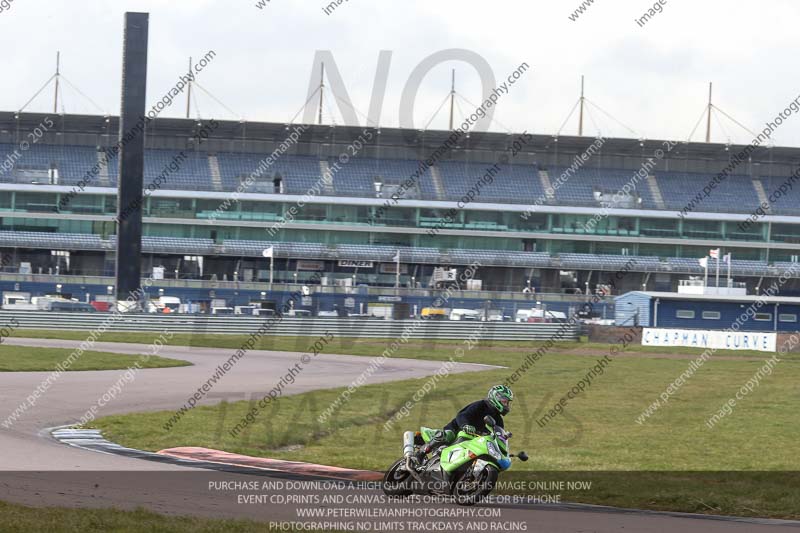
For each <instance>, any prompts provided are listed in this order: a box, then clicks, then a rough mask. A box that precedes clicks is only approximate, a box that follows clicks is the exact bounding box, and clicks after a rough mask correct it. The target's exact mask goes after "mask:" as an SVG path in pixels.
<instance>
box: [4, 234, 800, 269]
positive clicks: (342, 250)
mask: <svg viewBox="0 0 800 533" xmlns="http://www.w3.org/2000/svg"><path fill="white" fill-rule="evenodd" d="M270 246H272V247H274V249H275V255H276V256H277V257H291V258H296V259H316V260H324V259H327V260H350V261H376V262H383V263H392V262H394V257H395V255H396V254H397V252H398V249H399V251H400V260H401V261H402V262H404V263H405V262H408V263H420V264H435V265H448V264H453V265H468V264H471V263H472V262H475V261H477V262H478V263H479V264H480V265H482V266H498V267H518V268H558V269H562V268H569V269H585V268H586V265H592V266H593V269H594V270H600V271H607V272H614V271H619V270H621V269H629V270H631V271H636V272H641V271H647V272H666V273H674V274H692V275H699V274H703V267H701V266H700V263H699V262H698V260H697V259H694V258H674V257H670V258H659V257H653V256H622V255H602V254H576V253H562V254H559V255H552V256H551V255H550V254H548V253H545V252H522V251H506V250H456V249H439V248H412V247H400V248H398V247H396V246H385V245H358V244H340V245H327V244H317V243H301V242H269V241H245V240H226V241H224V242H223V243H222V244H221V245H218V244H215V243H214V242H213V241H212V240H211V239H192V238H178V237H150V236H145V237H143V238H142V249H143V252H144V253H156V254H158V253H161V254H174V253H180V254H191V255H216V254H220V255H226V256H235V257H261V256H262V252H263V250H264V249H266V248H269V247H270ZM0 247H8V248H12V247H13V248H42V249H50V250H98V251H103V250H109V249H113V248H114V247H116V236H115V235H112V236H110V237H109V239H108V240H101V239H100V237H99V236H97V235H88V234H73V233H36V232H23V231H0ZM715 267H716V265H714V264H713V262H712V263H711V264H710V265H709V271H710V272H712V271H713V270H714V269H715ZM790 267H792V264H791V263H787V262H776V263H774V264H767V263H766V262H764V261H751V260H736V259H734V260H733V263H732V267H731V273H732V274H733V275H734V276H762V275H767V274H769V275H774V276H777V275H780V274H781V273H782V272H785V271H787V270H788V269H789V268H790ZM792 268H793V267H792ZM720 271H721V273H722V274H723V275H726V274H727V265H725V264H722V265H721V269H720ZM792 272H793V273H794V272H795V269H793V270H792ZM791 277H800V275H797V274H793V275H792V276H791Z"/></svg>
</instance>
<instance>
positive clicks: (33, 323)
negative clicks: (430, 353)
mask: <svg viewBox="0 0 800 533" xmlns="http://www.w3.org/2000/svg"><path fill="white" fill-rule="evenodd" d="M111 316H112V315H110V314H108V313H52V312H47V311H0V324H4V323H10V322H11V321H12V320H14V319H16V320H17V321H18V322H19V327H20V328H21V329H66V330H86V331H91V330H95V329H98V328H99V327H100V326H101V325H103V323H106V326H107V327H106V328H105V329H106V330H107V331H162V330H164V329H168V330H169V331H171V332H173V333H196V334H208V333H212V334H220V333H221V334H226V333H227V334H240V335H241V334H244V335H249V334H250V333H253V332H256V331H258V329H259V327H261V325H262V324H264V323H265V322H267V321H268V320H270V319H269V318H266V317H246V316H207V315H180V314H175V315H149V314H127V315H122V318H120V319H119V320H112V319H111ZM420 322H421V324H420V325H419V326H418V327H416V328H409V329H408V331H409V333H408V334H407V335H408V337H409V338H413V339H464V338H467V337H469V336H470V335H471V334H473V333H474V332H475V331H476V330H477V328H478V327H480V325H481V324H482V325H483V326H484V333H483V335H482V336H481V338H482V339H484V340H497V341H502V340H546V339H549V338H551V337H552V336H553V335H554V334H556V333H557V332H559V331H561V328H562V327H565V328H567V329H566V330H565V331H564V334H563V336H562V339H563V340H575V339H577V336H578V332H577V329H576V328H575V327H574V326H563V325H562V324H528V323H514V322H484V323H480V322H469V321H467V322H462V321H449V320H442V321H438V320H422V321H420ZM413 323H414V321H413V320H375V319H364V318H284V319H283V320H278V321H276V322H275V323H274V324H273V325H272V326H271V327H270V328H269V330H268V331H267V333H266V334H267V335H284V336H290V337H294V336H303V337H318V336H321V335H324V334H325V333H326V332H328V331H330V332H331V333H333V334H334V335H336V336H337V337H366V338H396V337H399V336H400V335H402V334H403V331H404V329H405V328H406V327H407V326H409V325H411V324H413Z"/></svg>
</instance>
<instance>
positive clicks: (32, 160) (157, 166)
mask: <svg viewBox="0 0 800 533" xmlns="http://www.w3.org/2000/svg"><path fill="white" fill-rule="evenodd" d="M15 148H16V146H15V145H11V144H7V143H6V144H0V161H3V160H5V158H6V156H7V155H9V154H11V153H13V151H14V150H15ZM179 152H180V150H164V149H148V150H146V152H145V173H144V182H145V185H147V184H148V183H150V182H152V181H153V180H155V179H156V178H157V177H158V176H159V175H161V174H162V173H163V172H164V170H165V169H166V168H168V167H169V165H170V163H171V162H172V161H173V160H174V158H175V157H176V155H177V154H178V153H179ZM185 153H186V156H187V157H186V159H185V160H184V161H182V162H180V163H179V164H177V165H175V166H177V167H178V168H177V169H176V170H173V171H172V172H171V173H169V174H168V175H167V179H166V182H165V183H164V184H163V185H162V187H161V188H162V189H177V190H192V191H195V190H196V191H235V190H237V188H239V187H240V185H241V183H242V182H243V180H245V179H246V178H247V177H248V176H250V175H251V174H252V173H253V172H255V171H257V169H259V168H260V167H261V168H262V169H263V167H264V165H265V159H266V158H267V157H268V156H269V155H270V154H266V153H264V154H260V153H234V152H220V153H217V154H208V153H206V152H193V151H188V152H185ZM101 156H102V152H98V149H97V147H92V146H70V145H46V144H35V145H32V146H31V147H30V149H29V150H28V151H26V152H24V153H22V155H21V157H19V158H18V159H17V161H16V162H15V165H14V169H12V170H8V171H5V172H0V182H6V183H38V184H46V183H48V180H49V178H48V170H50V169H58V176H59V183H60V184H62V185H74V184H76V183H77V182H78V181H79V180H81V179H82V178H83V177H84V176H85V175H86V173H87V171H89V170H90V169H91V168H93V167H94V166H95V165H96V164H97V162H98V160H99V159H100V157H101ZM215 158H216V162H217V163H218V169H219V174H218V175H215V170H216V168H217V167H216V165H214V164H213V160H214V159H215ZM117 166H118V161H117V160H116V159H114V160H111V161H110V163H109V164H108V165H107V167H106V169H105V170H103V171H102V172H101V173H100V175H99V176H97V177H95V178H93V179H92V181H91V182H90V183H89V185H91V186H99V187H116V185H117V172H118V171H117ZM489 166H490V165H489V164H487V163H474V162H469V163H468V162H456V161H444V162H440V163H439V164H438V165H436V166H435V167H434V168H433V169H429V170H427V171H426V172H424V173H422V174H421V175H420V176H419V177H418V178H417V179H416V180H415V181H416V183H417V185H416V188H412V189H413V190H411V191H409V192H408V193H407V194H406V197H407V198H417V197H420V198H422V199H426V200H448V201H457V200H459V199H460V198H461V197H462V196H463V195H464V194H465V193H466V192H467V191H468V190H470V189H471V188H472V187H473V186H474V185H475V184H476V183H477V182H478V181H480V179H481V177H482V176H484V174H485V173H486V171H487V168H488V167H489ZM418 168H419V162H418V161H415V160H411V159H408V160H401V159H385V158H383V159H369V158H363V157H356V158H351V159H350V160H349V161H347V162H340V161H339V160H338V159H335V158H330V159H325V158H323V159H322V160H320V158H318V157H316V156H308V155H292V154H286V155H283V156H280V157H278V158H277V159H275V160H274V161H273V162H272V164H271V165H269V166H268V167H267V168H266V169H265V170H263V171H262V172H261V174H260V176H259V177H258V179H257V180H255V183H253V184H252V185H251V186H250V187H249V188H247V189H246V190H245V191H244V192H251V193H252V192H261V193H274V192H276V184H275V182H274V180H275V178H277V177H280V179H281V184H280V187H279V188H278V192H283V193H285V194H305V193H306V192H308V191H309V190H311V189H316V190H317V191H318V192H317V194H319V195H338V196H352V197H370V198H374V197H375V196H376V190H375V182H376V180H380V181H381V182H383V183H384V185H385V187H388V189H385V190H389V191H391V190H392V189H391V187H392V186H396V185H398V184H400V183H403V182H404V181H406V180H408V178H410V177H412V176H413V175H414V174H415V172H417V170H418ZM540 168H541V167H540V166H538V165H535V164H515V163H513V162H512V163H509V164H506V165H503V166H501V170H500V172H499V173H498V174H496V175H495V176H494V177H493V183H491V184H488V183H487V184H484V185H483V186H482V187H481V190H480V193H479V194H478V195H476V200H474V201H483V202H497V203H516V204H531V203H534V202H536V201H537V200H538V199H541V198H545V193H544V187H543V184H542V180H541V179H540V176H539V171H540ZM326 169H328V170H329V172H330V176H329V179H327V180H326V179H323V174H324V172H325V170H326ZM566 170H567V169H566V167H559V166H553V167H548V168H547V173H548V176H549V179H550V182H551V183H556V182H557V181H558V180H559V177H560V176H561V175H562V173H564V172H565V171H566ZM654 174H655V179H656V184H657V187H658V189H659V191H660V194H661V200H662V201H663V205H661V204H660V203H659V202H658V201H657V200H656V198H655V197H654V195H653V191H652V190H651V188H650V184H648V183H647V180H644V179H642V180H638V183H637V184H636V186H635V189H634V191H633V192H634V195H635V196H636V197H638V198H640V199H641V202H639V201H638V200H637V201H636V203H635V205H630V206H629V207H640V208H643V209H659V208H661V209H668V210H676V211H679V210H681V209H683V208H684V207H685V206H686V205H687V203H689V202H690V201H691V200H692V199H693V198H694V197H695V195H696V194H697V193H698V192H701V191H702V189H703V186H704V185H705V184H706V183H708V181H709V179H711V177H712V174H711V173H688V172H677V171H655V173H654ZM633 176H634V173H633V171H632V170H614V169H598V168H591V167H589V166H586V167H583V168H581V169H579V170H578V171H577V172H575V173H574V174H572V175H570V176H569V178H568V179H565V180H563V181H562V183H561V184H560V185H559V186H558V188H557V189H556V190H555V194H554V198H551V199H547V203H549V204H555V205H566V206H584V207H598V206H600V205H601V204H600V202H599V201H598V199H597V198H596V196H595V194H596V193H597V192H602V193H604V194H605V195H607V196H606V197H607V198H608V195H613V194H614V193H616V192H617V191H619V190H621V189H622V188H623V187H624V186H625V185H626V184H629V183H630V182H631V180H632V178H633ZM785 179H786V178H785V177H783V176H779V177H756V179H755V180H754V179H753V178H752V177H750V176H743V175H735V176H730V177H729V178H727V179H726V180H724V181H723V182H721V183H720V184H718V185H717V186H716V187H715V188H714V190H713V191H712V193H711V194H709V195H708V196H707V197H705V198H703V200H702V202H701V203H700V204H698V206H697V207H696V208H695V209H694V211H697V212H702V211H707V212H739V213H750V212H751V211H752V210H753V209H754V208H755V207H756V206H757V205H758V204H759V203H760V201H761V200H760V198H759V193H758V191H757V189H756V186H757V183H758V182H760V183H761V185H763V188H764V191H765V192H766V194H767V195H769V194H770V193H772V192H773V191H775V190H776V189H777V188H778V187H779V186H780V185H781V184H782V183H783V182H784V181H785ZM754 183H755V184H754ZM384 194H385V192H384ZM772 212H773V213H775V214H787V215H797V214H800V187H794V188H793V189H791V190H789V191H788V192H787V194H786V195H785V196H784V197H783V198H781V199H780V200H779V201H778V202H776V203H775V205H774V206H773V211H772Z"/></svg>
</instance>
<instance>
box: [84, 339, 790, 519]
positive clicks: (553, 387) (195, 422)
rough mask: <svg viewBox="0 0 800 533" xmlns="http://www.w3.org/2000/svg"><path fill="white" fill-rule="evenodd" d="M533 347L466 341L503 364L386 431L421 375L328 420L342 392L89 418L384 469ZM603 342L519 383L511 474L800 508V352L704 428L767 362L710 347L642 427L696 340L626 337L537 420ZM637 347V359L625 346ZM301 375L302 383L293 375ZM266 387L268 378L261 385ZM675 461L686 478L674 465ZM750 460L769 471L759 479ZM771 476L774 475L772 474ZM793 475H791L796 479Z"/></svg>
mask: <svg viewBox="0 0 800 533" xmlns="http://www.w3.org/2000/svg"><path fill="white" fill-rule="evenodd" d="M191 341H192V343H193V345H206V344H214V345H217V346H218V347H221V348H222V347H224V348H230V347H235V346H237V345H238V344H237V340H235V339H233V338H227V337H222V336H218V337H213V338H202V337H197V336H195V337H191ZM173 342H175V343H178V344H180V342H181V339H179V338H178V336H177V335H176V338H175V339H173ZM238 342H241V341H240V340H239V341H238ZM269 344H270V346H269V348H271V349H281V350H289V349H299V350H301V351H302V350H304V349H305V346H307V344H308V339H301V341H296V340H295V339H269ZM298 346H299V348H298ZM458 346H463V344H461V343H459V342H458V341H449V342H442V341H440V342H438V343H421V342H410V343H408V344H407V345H405V346H403V347H401V349H400V350H398V352H397V354H396V355H395V357H406V358H420V359H435V360H447V359H448V358H449V357H451V356H452V355H453V354H454V350H455V349H456V348H457V347H458ZM262 347H264V348H266V346H263V344H262ZM385 347H386V343H385V342H379V341H374V340H353V339H336V340H335V341H334V342H333V343H331V344H329V345H328V346H327V347H326V351H327V352H329V353H350V354H356V355H371V356H374V355H377V354H379V353H380V352H381V351H382V350H383V349H384V348H385ZM537 347H538V344H537V343H494V345H493V346H492V347H488V346H480V347H478V348H475V349H473V350H472V351H467V352H466V354H465V355H464V357H463V358H462V359H461V360H462V361H464V362H480V363H484V364H495V365H500V366H505V367H508V368H509V369H508V370H489V371H484V372H479V373H471V374H454V375H450V376H448V377H446V378H445V379H442V380H440V381H439V382H438V383H437V385H436V387H435V388H433V389H432V390H431V391H430V393H429V394H427V396H425V398H424V399H423V401H421V402H419V403H417V404H415V405H414V407H413V408H412V409H411V411H410V415H409V416H408V417H407V418H405V419H403V420H402V421H400V422H398V423H397V424H395V425H394V426H393V427H392V428H391V429H390V430H388V431H385V430H384V424H385V422H386V421H387V420H389V419H391V418H392V417H393V416H394V415H396V413H397V412H398V409H399V408H400V406H402V405H403V404H404V403H405V402H406V401H408V400H410V399H411V397H412V396H413V394H414V393H415V391H417V390H419V389H420V387H422V386H423V384H425V383H426V381H427V380H428V378H423V379H415V380H407V381H402V382H396V383H391V384H385V385H372V386H366V387H363V388H361V389H359V390H358V391H357V392H356V393H354V394H353V395H352V397H351V399H350V401H349V402H347V403H345V404H344V405H343V406H342V407H341V408H340V409H339V410H338V411H337V412H336V414H335V415H334V416H333V417H332V419H330V420H328V421H325V422H324V423H320V422H319V421H318V420H317V417H318V415H319V414H320V413H321V412H323V411H324V410H325V409H326V408H327V407H328V406H329V405H330V404H331V402H333V401H334V400H335V399H336V398H337V397H338V396H339V394H340V392H341V391H342V390H343V389H336V390H323V391H316V392H311V393H306V394H301V395H296V396H288V397H284V398H281V399H280V400H279V401H278V402H276V403H273V404H272V405H271V406H268V407H267V408H266V409H265V410H263V411H262V412H261V413H260V415H259V417H258V418H257V419H256V422H255V423H254V424H252V425H250V426H249V427H248V428H247V429H246V430H245V431H243V432H242V433H241V434H239V435H238V436H236V437H232V436H231V435H230V434H229V431H230V429H232V428H233V427H234V426H235V425H236V424H237V423H238V422H239V421H240V419H241V418H242V416H244V414H245V413H246V412H247V410H248V409H249V407H250V403H249V402H248V401H238V402H232V403H227V402H223V403H221V404H219V405H217V406H210V407H198V408H195V409H193V410H191V411H190V412H188V413H187V414H186V415H185V417H184V418H183V419H182V421H181V422H180V424H178V425H177V426H175V427H174V428H173V429H172V430H171V431H169V432H167V431H166V430H164V429H163V427H162V426H163V424H164V423H165V422H166V421H167V420H168V418H169V416H170V415H171V414H172V411H164V412H158V413H137V414H130V415H125V416H112V417H107V418H103V419H100V420H98V421H96V423H95V427H98V428H101V429H102V430H103V432H104V435H105V436H106V437H107V438H109V439H111V440H113V441H115V442H119V443H121V444H123V445H126V446H131V447H134V448H140V449H146V450H153V451H155V450H160V449H165V448H170V447H176V446H204V447H210V448H216V449H223V450H226V451H230V452H235V453H242V454H246V455H253V456H264V457H274V458H281V459H292V460H300V461H310V462H316V463H322V464H329V465H337V466H346V467H353V468H365V469H373V470H383V469H385V468H386V467H387V466H388V465H389V464H391V462H392V461H393V460H394V459H396V458H397V457H398V456H399V455H400V447H401V435H402V433H403V431H405V430H408V429H416V428H417V427H418V426H420V425H427V426H430V427H438V426H441V425H443V424H444V423H446V422H447V421H448V420H449V419H450V418H451V417H452V416H453V415H454V414H455V412H456V411H457V410H458V409H459V408H460V407H462V406H463V405H465V404H466V403H468V402H470V401H474V400H476V399H478V398H481V397H483V396H484V395H485V393H486V390H487V389H488V388H489V387H490V386H491V385H494V384H496V383H498V382H502V381H503V380H504V379H505V378H506V377H507V376H508V375H509V374H510V372H511V371H513V370H514V369H516V368H517V367H518V365H519V364H520V361H521V360H522V359H523V358H524V356H525V355H526V354H527V353H530V351H533V350H535V349H536V348H537ZM608 351H609V346H608V345H593V344H587V343H564V344H559V345H558V346H557V347H556V348H554V349H553V350H552V351H551V352H549V353H548V354H546V355H545V356H544V357H543V358H542V359H540V360H539V361H538V362H537V363H536V364H535V366H534V367H533V368H532V369H530V370H529V371H528V372H527V373H526V374H524V376H523V377H522V378H521V379H520V380H519V381H518V382H517V383H516V384H515V385H514V390H515V394H516V401H515V403H514V410H513V412H512V413H511V415H510V416H509V417H508V418H507V427H508V428H509V429H510V430H512V431H513V432H514V437H513V439H512V447H513V448H514V449H516V450H520V449H525V450H526V451H527V452H528V453H529V455H530V456H531V460H530V461H529V462H527V463H516V464H515V466H514V471H516V472H523V473H524V472H530V474H529V475H531V476H539V475H541V472H543V471H551V472H560V471H569V472H572V473H573V475H574V473H575V472H586V473H587V474H586V475H590V473H591V475H593V476H598V479H602V478H603V476H607V474H604V472H608V471H614V472H630V473H631V474H630V475H631V476H633V477H634V478H635V479H633V480H631V481H630V483H627V484H624V485H620V484H619V483H618V482H617V481H616V480H617V479H619V478H618V477H616V478H615V480H614V481H609V482H607V483H605V485H604V487H605V488H598V489H597V490H595V491H593V492H588V493H582V494H576V495H575V497H574V498H573V501H583V502H588V503H598V504H610V505H618V506H626V507H641V508H651V509H669V510H679V511H688V512H705V513H720V514H731V515H739V516H771V517H785V518H789V517H792V518H800V512H799V511H798V509H800V491H798V490H796V489H797V484H795V487H794V489H791V490H790V489H789V488H788V487H787V486H786V484H785V483H784V481H785V479H784V478H781V477H780V475H779V474H778V473H779V472H783V471H798V470H800V457H798V456H797V453H796V450H797V442H798V441H800V428H799V427H798V424H797V423H796V406H797V405H798V401H800V389H799V388H798V386H797V383H798V382H800V361H798V359H797V357H795V356H793V357H786V358H784V360H783V361H782V362H781V363H780V364H779V365H778V366H777V367H775V370H774V373H773V374H772V375H771V376H768V377H766V378H765V379H764V381H763V382H762V384H761V385H760V386H759V387H758V388H757V389H756V390H755V391H754V392H753V393H751V394H750V395H748V396H747V397H746V398H745V399H744V400H742V401H740V402H738V405H737V406H736V408H735V410H734V411H733V413H732V414H731V415H730V416H726V417H725V418H724V419H723V420H722V421H721V422H720V423H719V424H718V425H717V426H716V427H714V428H713V429H708V428H707V427H706V426H705V425H704V423H705V421H706V420H707V419H708V417H710V416H711V415H712V414H714V413H716V412H717V411H718V410H719V409H720V407H721V406H722V404H723V403H724V402H725V401H727V400H728V399H729V398H731V397H732V396H734V394H735V393H736V391H737V390H738V389H739V387H741V386H742V385H743V384H744V383H745V382H747V380H748V379H750V378H751V377H752V376H753V374H754V373H755V372H756V370H757V369H758V368H759V367H760V366H761V365H762V364H763V363H762V362H761V361H751V360H746V359H743V358H744V357H758V358H760V359H761V360H763V359H766V358H767V357H768V356H767V355H765V354H763V353H761V354H759V353H757V352H753V353H745V352H722V351H720V352H718V353H717V355H716V357H717V359H715V358H714V357H712V358H711V360H709V361H708V362H707V363H706V364H705V365H704V366H703V367H702V369H701V370H699V371H698V373H697V374H696V375H695V376H694V377H692V378H691V379H690V380H689V381H688V382H687V383H686V384H685V385H684V386H683V388H682V389H681V390H680V391H679V392H678V393H677V394H675V395H674V396H673V397H672V398H671V400H670V401H669V404H668V405H667V406H666V407H662V408H661V409H660V410H659V411H658V412H656V414H655V415H654V416H652V417H651V418H650V419H649V420H647V421H646V422H645V423H644V424H641V425H640V424H637V423H636V422H635V420H636V417H637V416H639V415H640V413H641V412H642V410H643V409H645V408H646V407H647V406H648V405H650V403H651V402H653V401H655V399H656V398H657V397H658V395H659V394H660V393H661V392H663V391H664V389H665V388H666V387H667V385H668V384H669V383H671V382H672V381H673V380H674V379H675V378H676V377H678V376H679V375H680V374H681V373H682V372H683V371H685V370H686V368H687V365H688V363H689V360H688V359H676V358H674V355H675V354H683V355H687V354H689V353H690V352H691V353H694V354H699V353H701V351H700V350H681V351H678V350H674V349H673V350H664V349H658V350H656V351H654V350H653V349H642V348H641V347H638V346H637V347H632V348H630V349H629V350H627V351H625V352H624V354H623V355H625V356H626V357H616V358H613V359H612V363H610V364H609V366H607V367H606V369H605V373H604V374H603V375H601V376H597V377H596V378H595V379H594V381H593V383H592V385H591V386H590V387H589V388H587V389H586V392H585V393H583V394H581V395H580V396H578V397H577V398H575V399H573V400H570V402H569V403H568V405H567V406H566V408H565V410H564V413H563V414H562V415H560V416H557V417H556V418H555V419H553V420H552V421H551V422H550V423H549V424H547V425H545V426H544V427H540V426H539V424H537V422H536V420H537V419H540V418H541V417H542V416H544V414H545V412H546V411H547V410H549V409H550V407H551V406H552V405H553V404H555V403H556V402H557V401H558V399H559V398H560V397H561V396H562V395H564V394H565V393H566V392H567V391H568V390H569V389H570V388H572V387H573V386H574V385H575V383H576V382H577V381H578V380H579V379H580V378H581V377H583V376H584V375H585V374H586V373H587V372H588V371H589V370H590V368H591V367H592V366H593V365H594V364H595V363H594V362H595V360H596V359H598V358H601V357H603V356H604V355H606V354H608V353H609V352H608ZM657 353H660V354H666V355H667V357H659V356H658V355H656V354H657ZM587 354H593V355H592V356H589V355H587ZM636 354H638V355H640V357H627V356H630V355H636ZM670 354H671V357H670ZM728 358H730V360H729V359H728ZM365 367H366V361H365ZM297 379H298V380H302V379H303V376H302V374H300V375H299V376H298V377H297ZM275 380H276V381H277V377H276V378H275ZM270 387H271V384H270V383H269V382H267V383H265V386H264V390H268V389H269V388H270ZM263 392H264V391H262V394H263ZM254 398H255V399H256V400H257V399H259V398H260V396H254ZM176 407H177V406H176ZM209 428H211V429H210V430H209ZM675 471H681V472H686V475H683V474H670V472H675ZM697 471H700V472H706V473H707V474H705V477H704V479H703V481H702V482H701V481H699V480H695V481H694V482H691V481H690V480H691V479H694V478H693V476H695V474H690V472H697ZM740 471H745V472H750V473H752V475H750V474H748V477H747V480H742V479H739V481H738V482H733V481H731V480H730V479H728V478H726V476H728V477H730V475H731V474H726V473H725V472H740ZM757 471H771V472H773V474H765V475H763V476H759V475H757V474H755V472H757ZM534 472H538V473H539V474H534ZM652 472H656V474H651V473H652ZM658 472H661V474H658ZM719 472H722V473H721V474H720V473H719ZM653 476H657V479H656V478H654V477H653ZM578 478H580V476H578ZM778 478H780V479H781V483H778V482H776V481H774V480H775V479H778ZM792 479H794V480H795V481H796V480H797V477H794V478H792ZM648 487H649V489H650V490H647V488H648Z"/></svg>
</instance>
